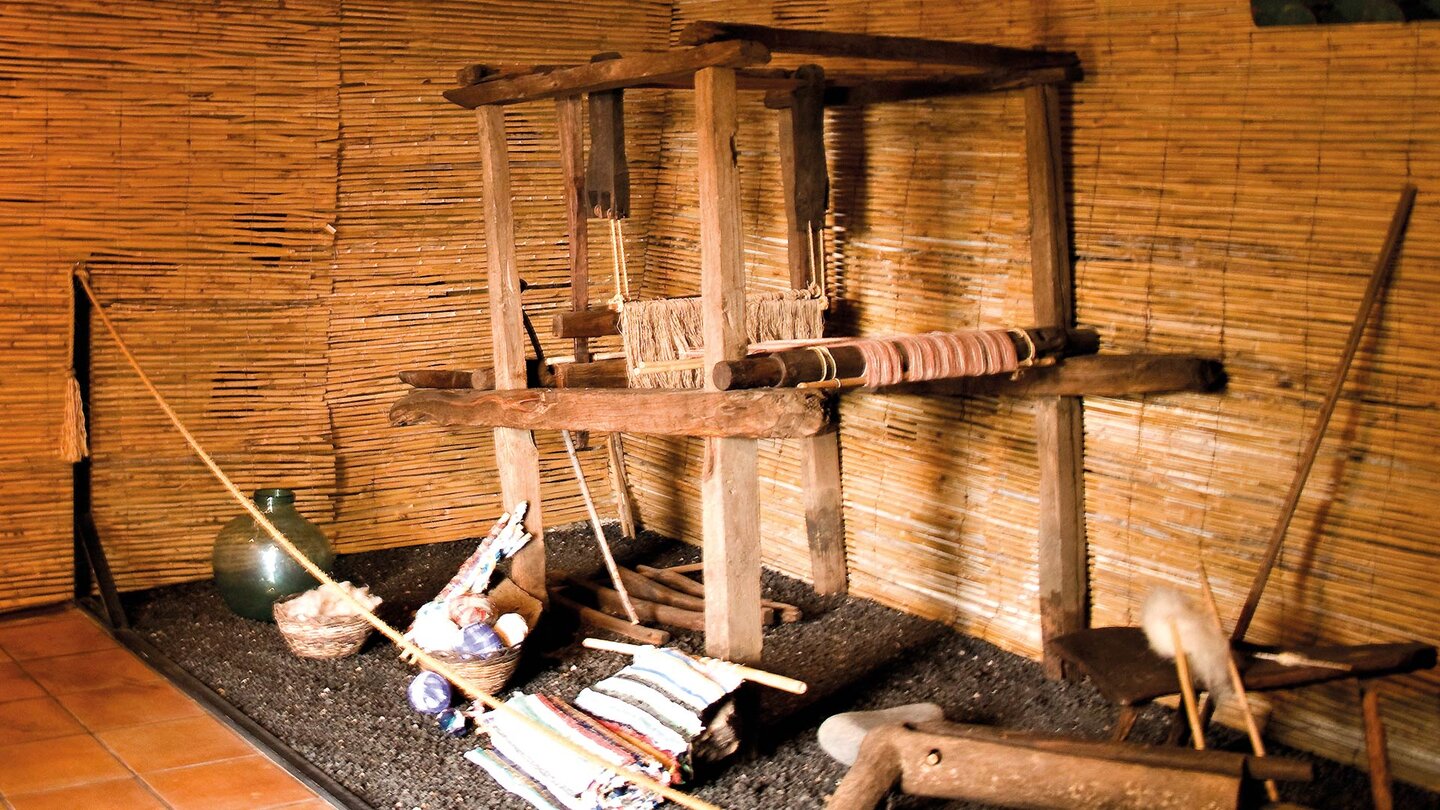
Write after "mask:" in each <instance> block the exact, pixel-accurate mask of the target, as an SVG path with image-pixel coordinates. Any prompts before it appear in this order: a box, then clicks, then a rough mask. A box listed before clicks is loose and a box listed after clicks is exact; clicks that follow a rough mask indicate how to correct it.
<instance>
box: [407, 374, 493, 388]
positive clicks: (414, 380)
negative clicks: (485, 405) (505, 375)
mask: <svg viewBox="0 0 1440 810" xmlns="http://www.w3.org/2000/svg"><path fill="white" fill-rule="evenodd" d="M400 382H403V383H405V384H406V385H408V386H411V387H413V388H458V389H474V390H477V391H486V390H490V389H493V388H494V387H495V374H494V372H492V371H490V369H488V368H481V369H476V370H474V371H458V370H448V369H433V368H424V369H413V370H410V371H402V372H400Z"/></svg>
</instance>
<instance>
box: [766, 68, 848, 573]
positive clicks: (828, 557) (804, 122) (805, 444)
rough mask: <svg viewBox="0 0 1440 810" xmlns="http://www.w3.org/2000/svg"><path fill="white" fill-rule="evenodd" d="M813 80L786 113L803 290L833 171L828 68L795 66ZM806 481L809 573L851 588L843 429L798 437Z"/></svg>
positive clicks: (789, 195) (788, 193)
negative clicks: (828, 152)
mask: <svg viewBox="0 0 1440 810" xmlns="http://www.w3.org/2000/svg"><path fill="white" fill-rule="evenodd" d="M796 76H797V77H800V78H807V79H809V81H808V82H807V83H806V84H804V85H802V86H801V87H800V88H798V89H796V90H795V92H794V93H793V94H792V96H791V103H790V106H789V107H787V108H785V109H782V110H780V112H779V120H780V175H781V180H782V183H783V185H784V189H785V221H786V223H787V225H788V228H787V232H786V233H787V248H788V256H789V262H790V286H791V287H793V288H794V289H797V290H803V289H805V288H806V287H808V286H809V285H810V284H812V283H815V282H819V281H821V280H822V279H821V273H820V269H819V267H818V264H817V262H818V259H817V249H816V240H817V238H818V237H819V235H820V230H819V229H820V228H821V227H822V226H823V225H824V224H825V209H826V208H827V207H828V206H827V200H828V197H829V193H828V189H829V182H830V181H829V175H828V172H827V171H826V166H825V132H824V128H825V107H824V102H823V96H824V92H825V87H824V73H823V72H822V71H821V70H820V68H818V67H816V66H814V65H806V66H804V67H801V68H800V69H799V70H798V71H796ZM800 469H801V476H800V486H801V488H802V489H803V490H804V492H805V535H806V539H807V540H808V541H809V543H810V578H811V581H812V582H813V583H814V584H815V591H816V592H817V593H821V594H843V593H845V591H846V569H845V519H844V515H843V513H842V511H841V499H840V434H839V432H838V431H827V432H825V433H822V434H820V435H818V436H812V437H809V438H805V439H801V440H800Z"/></svg>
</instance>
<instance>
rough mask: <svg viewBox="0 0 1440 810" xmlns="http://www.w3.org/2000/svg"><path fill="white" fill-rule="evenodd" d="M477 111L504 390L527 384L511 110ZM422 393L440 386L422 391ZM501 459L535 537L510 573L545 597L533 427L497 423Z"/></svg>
mask: <svg viewBox="0 0 1440 810" xmlns="http://www.w3.org/2000/svg"><path fill="white" fill-rule="evenodd" d="M475 117H476V120H477V122H478V123H479V129H480V149H481V152H482V155H483V160H482V161H481V179H482V181H483V184H484V204H485V249H486V258H487V282H488V287H489V301H490V340H491V347H492V349H493V352H494V354H493V364H494V365H493V368H494V374H495V387H496V389H498V390H500V391H506V390H512V389H521V388H525V386H526V376H525V334H524V326H523V323H522V321H523V318H522V313H523V310H522V308H521V303H520V273H519V270H518V269H517V268H516V266H515V218H514V212H513V210H512V209H511V205H510V200H511V195H510V156H509V150H508V148H507V147H506V144H505V112H504V110H502V109H501V108H499V107H482V108H480V109H479V110H477V111H476V113H475ZM416 393H417V394H427V393H429V394H434V393H440V392H433V391H417V392H416ZM495 461H496V465H497V466H498V468H499V472H500V489H501V492H502V493H503V497H504V501H505V508H506V509H507V510H508V509H512V508H514V507H515V505H516V504H518V503H519V502H521V501H525V502H527V503H528V504H529V511H528V512H527V513H526V514H525V528H526V529H527V530H528V531H529V532H530V533H531V535H532V536H533V539H532V540H531V541H530V542H529V543H528V544H527V545H526V546H525V548H523V549H521V550H520V551H519V552H517V553H516V554H515V557H514V559H513V561H512V563H511V569H510V570H511V573H510V576H511V578H512V579H514V580H515V584H516V585H519V586H520V587H521V588H523V589H525V590H526V591H527V592H529V593H530V594H531V595H532V596H535V597H536V598H539V599H541V600H542V601H543V600H545V599H546V598H548V597H547V594H546V591H545V535H544V522H543V521H542V520H541V511H542V509H541V503H540V454H539V451H538V450H537V449H536V447H535V438H534V436H532V435H531V434H530V431H528V430H518V429H515V428H510V427H497V428H496V429H495Z"/></svg>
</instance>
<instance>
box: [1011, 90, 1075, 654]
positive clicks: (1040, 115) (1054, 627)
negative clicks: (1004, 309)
mask: <svg viewBox="0 0 1440 810" xmlns="http://www.w3.org/2000/svg"><path fill="white" fill-rule="evenodd" d="M1025 154H1026V159H1027V161H1028V172H1029V186H1030V229H1031V230H1030V261H1031V268H1030V269H1031V274H1032V288H1033V291H1034V308H1035V322H1036V324H1038V325H1040V326H1064V327H1069V326H1070V325H1071V324H1072V323H1073V322H1074V319H1075V315H1074V312H1075V309H1074V307H1075V304H1074V298H1073V287H1074V280H1073V277H1072V274H1071V268H1070V244H1069V235H1068V227H1069V225H1068V222H1069V221H1068V218H1067V216H1066V210H1065V182H1064V174H1063V172H1064V164H1063V157H1062V155H1061V151H1060V97H1059V93H1058V91H1057V90H1056V88H1055V87H1054V86H1053V85H1036V86H1033V87H1029V88H1026V90H1025ZM1035 433H1036V439H1035V443H1036V454H1037V456H1038V459H1039V462H1040V527H1039V550H1038V562H1039V569H1040V570H1039V579H1040V634H1041V641H1042V643H1043V642H1046V641H1048V640H1049V639H1052V638H1056V637H1057V636H1061V635H1064V634H1066V633H1070V632H1073V631H1075V630H1080V629H1082V628H1084V627H1085V625H1086V611H1087V608H1088V593H1087V591H1088V587H1087V586H1088V583H1087V577H1086V575H1087V567H1086V564H1087V559H1086V549H1085V495H1084V487H1085V484H1084V478H1083V476H1084V471H1085V469H1084V468H1085V463H1084V444H1083V443H1084V431H1083V428H1082V426H1081V405H1080V400H1079V399H1078V398H1077V397H1055V398H1047V399H1044V400H1041V401H1040V402H1039V403H1038V404H1037V405H1036V408H1035ZM1044 662H1045V671H1046V674H1047V675H1049V676H1050V677H1052V678H1053V677H1060V676H1061V675H1063V667H1062V664H1061V662H1060V659H1059V658H1058V657H1056V656H1055V655H1054V654H1053V653H1051V652H1050V651H1049V650H1048V649H1047V650H1046V651H1045V658H1044Z"/></svg>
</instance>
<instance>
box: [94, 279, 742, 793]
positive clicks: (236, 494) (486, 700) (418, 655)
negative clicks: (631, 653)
mask: <svg viewBox="0 0 1440 810" xmlns="http://www.w3.org/2000/svg"><path fill="white" fill-rule="evenodd" d="M75 277H76V278H78V279H79V280H80V285H81V287H83V288H84V290H85V295H86V296H88V297H89V298H90V301H91V302H92V303H93V304H94V305H95V313H96V314H97V315H99V316H100V321H101V322H102V323H104V324H105V329H106V330H107V331H109V333H110V337H111V338H112V339H113V340H114V341H115V345H116V346H117V347H118V348H119V349H120V353H121V354H122V355H124V356H125V362H126V363H128V364H129V365H130V368H131V370H133V371H134V372H135V374H136V376H138V377H139V378H140V382H141V384H142V385H144V387H145V390H146V391H148V392H149V393H150V396H151V397H153V398H154V399H155V403H156V404H157V405H159V406H160V410H161V411H163V412H164V413H165V416H166V418H168V419H169V420H170V424H171V425H173V426H174V427H175V430H176V431H178V432H179V433H180V436H181V437H182V438H184V439H185V443H186V444H188V445H189V446H190V449H191V450H192V451H194V453H195V455H196V456H198V457H199V458H200V461H201V462H203V463H204V464H205V466H206V468H208V469H209V470H210V473H211V474H212V475H214V476H215V479H216V480H217V481H219V482H220V485H221V486H223V487H224V488H225V491H226V492H228V493H230V497H231V498H233V499H235V502H236V503H238V504H240V506H241V507H242V508H243V509H244V510H245V512H246V513H247V514H248V515H250V518H251V519H252V520H254V521H255V522H256V523H257V524H259V525H260V527H261V528H263V529H264V530H265V533H266V534H268V535H270V539H272V540H274V541H275V543H276V545H278V546H280V548H281V549H283V550H284V551H285V553H286V554H289V555H290V557H291V558H292V559H294V560H295V562H296V563H297V564H299V566H300V567H301V568H303V569H305V571H306V573H308V574H310V576H312V577H315V579H317V580H319V581H320V582H321V583H323V584H325V585H327V586H330V587H331V588H333V589H334V590H335V592H337V593H339V594H340V595H341V597H343V598H344V599H345V601H347V602H349V603H350V605H351V607H353V608H354V610H355V612H356V613H358V614H359V615H360V616H361V617H363V618H364V619H365V621H366V622H368V623H369V624H370V626H371V627H374V628H375V629H376V631H378V632H379V633H380V635H382V636H385V637H386V638H388V639H390V640H391V641H392V642H394V643H395V646H397V647H399V648H400V649H401V650H403V651H404V652H405V653H406V654H408V655H410V656H413V657H414V658H415V659H416V660H418V661H420V662H422V663H423V664H424V665H425V666H426V668H428V669H431V670H433V671H435V672H437V673H439V674H440V676H441V677H443V678H445V679H447V680H449V681H450V682H451V683H453V684H455V685H456V686H457V687H459V688H460V690H461V691H462V692H464V693H465V694H466V695H467V696H469V697H470V698H471V699H473V700H476V701H478V702H480V703H482V704H484V705H485V706H486V707H488V708H490V709H493V710H495V711H497V712H500V713H501V714H503V715H505V716H506V717H507V718H509V719H512V720H516V721H518V722H520V723H521V724H523V725H525V726H526V727H528V728H529V729H530V730H531V731H537V732H539V733H541V734H542V735H544V736H546V737H548V738H550V740H551V741H552V742H554V743H555V744H556V745H558V746H560V747H561V748H564V749H565V750H566V751H568V752H570V753H571V754H574V755H575V756H578V757H580V758H581V759H583V760H585V761H586V762H588V763H590V764H591V765H595V766H596V767H599V768H603V769H604V770H606V771H607V772H609V773H613V774H615V775H616V776H618V777H620V778H621V779H624V780H625V781H627V782H629V783H631V784H632V785H635V786H636V787H638V788H641V789H642V790H648V791H650V792H652V793H656V794H659V795H661V796H664V797H665V798H667V799H669V800H670V801H672V802H675V803H676V804H679V805H681V806H684V807H689V808H692V810H718V808H716V807H715V806H714V805H712V804H710V803H708V802H705V801H702V800H700V799H697V798H694V797H693V796H690V795H689V794H687V793H683V792H681V791H678V790H675V789H674V788H671V787H668V786H666V785H662V784H660V783H659V782H656V781H655V780H653V779H650V778H649V777H646V776H644V775H642V774H639V773H635V772H633V771H628V770H625V769H623V768H619V767H617V766H615V765H613V764H611V763H609V762H606V761H605V760H603V759H601V758H600V757H599V756H596V755H595V754H592V753H591V752H589V751H587V750H585V749H584V748H581V747H580V746H578V745H576V744H575V743H573V742H571V741H570V740H567V739H565V738H564V737H562V736H560V735H559V734H556V733H555V732H553V731H551V730H550V729H549V728H548V727H546V726H545V725H543V724H541V723H539V722H536V721H535V720H533V719H531V718H530V717H529V716H527V715H525V714H524V713H522V712H519V711H516V710H515V709H513V708H511V707H510V706H508V705H507V704H505V703H503V702H501V701H500V700H499V699H497V698H496V697H495V696H494V695H491V694H490V693H489V692H486V691H485V690H483V689H481V688H480V687H478V686H476V685H475V684H474V683H473V682H471V681H470V680H469V679H468V678H465V677H464V676H462V675H460V674H459V673H457V672H456V671H455V670H453V669H451V668H450V667H449V666H447V665H446V664H445V663H444V662H442V661H438V660H436V659H435V658H434V657H433V656H431V655H430V654H429V653H427V652H425V651H424V650H422V649H420V648H419V647H417V646H416V645H415V644H414V643H412V642H410V641H409V640H407V639H406V638H405V637H404V636H403V635H401V633H400V631H398V630H396V629H395V628H393V627H391V626H390V625H388V624H386V623H385V622H384V621H382V620H381V619H380V618H379V617H377V616H376V615H375V614H374V613H373V612H371V611H370V609H369V608H368V607H366V606H365V604H364V603H362V602H361V601H360V600H358V599H356V598H355V597H354V596H352V595H351V594H350V593H349V592H348V591H346V590H344V589H342V588H340V587H338V586H337V585H336V583H335V580H333V579H331V578H330V576H329V575H328V574H326V573H325V572H324V571H322V570H321V569H320V567H319V566H317V565H315V563H313V562H311V561H310V558H309V557H306V556H305V555H304V554H302V553H300V550H299V549H297V548H296V547H295V546H294V544H292V543H291V542H290V540H289V539H287V538H286V537H285V535H284V534H282V533H281V532H280V530H279V529H277V528H275V524H273V523H271V522H270V519H269V518H267V517H266V516H265V513H264V512H261V511H260V509H259V508H258V507H256V506H255V503H254V501H252V500H251V499H250V498H248V497H246V496H245V493H243V492H241V491H240V488H239V487H237V486H235V482H234V481H231V480H230V477H229V476H227V475H226V474H225V472H224V471H223V470H221V469H220V467H219V465H217V464H216V463H215V460H214V459H213V458H211V457H210V454H209V453H207V452H205V449H204V448H203V447H201V446H200V443H199V442H198V441H196V440H195V436H194V435H193V434H192V433H191V432H190V430H189V428H187V427H185V424H184V423H183V422H181V421H180V417H179V416H178V415H176V413H175V410H174V409H173V408H171V407H170V403H169V402H167V401H166V400H165V397H164V396H163V395H162V394H161V393H160V391H159V389H157V388H156V387H155V384H154V383H152V382H151V381H150V377H149V375H147V374H146V373H145V371H144V370H143V369H142V368H140V363H139V361H137V360H136V359H135V355H134V354H132V353H131V352H130V347H129V346H127V345H126V343H125V341H124V340H122V339H121V337H120V333H119V332H118V331H116V329H115V325H114V324H113V323H111V322H110V316H109V315H107V314H106V313H105V308H104V307H103V306H101V304H100V300H99V298H98V297H96V295H95V291H94V290H93V289H91V287H90V274H89V272H88V271H87V270H86V269H85V268H84V266H83V265H81V266H77V267H76V268H75Z"/></svg>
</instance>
